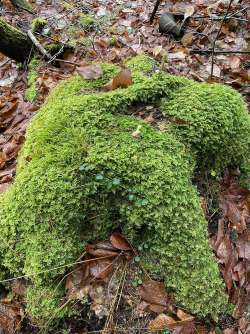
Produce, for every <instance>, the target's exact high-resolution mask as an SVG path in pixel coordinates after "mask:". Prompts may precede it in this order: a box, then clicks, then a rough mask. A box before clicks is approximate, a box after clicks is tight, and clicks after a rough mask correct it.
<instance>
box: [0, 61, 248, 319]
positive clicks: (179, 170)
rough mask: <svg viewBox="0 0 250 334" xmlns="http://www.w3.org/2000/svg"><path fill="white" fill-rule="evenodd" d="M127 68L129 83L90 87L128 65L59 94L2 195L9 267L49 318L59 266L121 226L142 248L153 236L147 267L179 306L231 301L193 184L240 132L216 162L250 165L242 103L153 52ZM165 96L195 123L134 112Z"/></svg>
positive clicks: (36, 124) (204, 310)
mask: <svg viewBox="0 0 250 334" xmlns="http://www.w3.org/2000/svg"><path fill="white" fill-rule="evenodd" d="M126 65H127V66H128V67H130V68H131V69H132V70H133V73H134V75H133V78H134V82H135V83H134V84H133V85H132V86H130V87H128V88H127V89H117V90H115V91H113V92H108V93H101V92H97V93H96V94H94V93H91V94H88V90H89V89H91V90H93V88H95V89H97V90H98V88H100V87H102V86H103V85H104V84H105V83H107V82H108V81H109V80H110V78H112V77H113V76H114V74H115V73H117V71H118V69H117V68H116V67H115V66H114V65H110V64H103V65H102V67H103V70H104V75H103V77H102V78H101V79H99V80H96V81H84V80H82V79H81V78H80V77H79V76H74V77H72V78H70V79H68V80H66V81H63V82H61V83H60V84H59V85H58V86H57V87H56V88H55V89H54V90H53V91H52V93H51V94H50V96H49V97H48V99H47V101H46V103H45V104H44V106H43V107H42V108H41V110H40V111H39V113H38V114H37V115H36V116H35V117H34V118H33V120H32V122H31V124H30V126H29V128H28V130H27V139H26V142H25V144H24V146H23V149H22V151H21V154H20V155H19V158H18V169H17V176H16V179H15V182H14V184H13V185H12V186H11V188H10V189H9V190H8V191H7V192H6V193H4V194H3V195H2V196H1V202H0V203H1V204H0V217H1V218H0V228H1V236H0V256H1V257H0V259H1V260H0V263H1V266H2V274H3V276H4V274H5V275H10V274H12V275H20V274H26V275H29V277H30V287H29V290H28V293H27V309H28V311H29V313H30V315H31V316H33V317H34V319H36V321H37V322H38V323H40V324H42V323H44V322H45V321H46V320H48V318H50V317H51V316H53V314H54V316H55V317H60V316H63V314H64V313H62V312H61V313H60V312H57V310H55V308H56V305H58V306H59V305H60V301H61V299H60V298H61V297H62V292H61V291H57V290H56V289H55V286H56V284H55V283H54V282H55V279H56V278H58V277H60V275H61V274H63V272H64V271H65V268H63V267H62V268H61V269H57V270H50V269H51V268H55V267H59V266H66V265H67V264H68V263H71V262H73V261H74V260H75V259H76V258H78V257H79V255H80V254H81V253H82V252H83V249H84V246H85V245H86V243H87V242H89V241H91V240H94V239H102V238H106V237H108V236H109V235H110V233H111V231H112V230H113V229H114V228H116V227H121V228H122V230H123V233H124V234H125V236H127V237H128V238H130V240H131V242H132V243H133V244H134V245H135V247H136V246H139V245H141V244H143V243H147V245H148V246H149V249H148V252H147V254H145V256H144V258H143V261H144V265H145V266H147V268H149V269H150V270H151V271H152V272H155V273H157V274H159V275H160V276H161V277H162V278H164V280H165V282H166V286H167V287H168V288H171V289H172V290H173V291H174V292H175V295H176V301H177V303H180V304H181V305H183V306H184V307H185V308H187V309H188V310H189V311H191V312H193V313H194V314H198V315H200V316H206V315H212V316H213V317H216V316H217V315H218V314H219V313H220V312H222V311H224V310H225V309H226V307H227V296H226V294H225V287H224V284H223V283H222V280H221V278H220V275H219V270H218V267H217V264H216V262H215V260H214V258H213V254H212V251H211V249H210V246H209V243H208V236H207V226H206V221H205V219H204V216H203V212H202V209H201V205H200V199H199V196H198V192H197V190H196V188H195V186H193V185H192V181H191V180H192V176H193V172H194V168H197V167H198V166H197V163H196V161H198V160H196V159H197V155H199V154H202V156H203V157H204V159H205V160H206V161H209V160H210V155H211V156H212V157H213V158H214V156H216V154H217V153H218V154H221V152H222V150H221V148H222V147H223V143H224V145H227V144H228V143H229V142H230V139H231V136H232V134H234V135H235V136H234V145H230V146H229V147H228V148H227V149H224V151H223V156H221V157H218V160H219V158H220V159H221V161H222V163H221V164H219V165H218V163H217V162H216V166H220V167H223V166H224V165H225V162H226V164H234V163H235V162H236V161H235V154H237V157H238V158H237V159H238V161H244V160H245V157H246V156H247V155H248V153H249V141H247V138H245V137H244V136H242V133H243V134H244V133H245V131H247V129H248V131H249V130H250V120H249V117H248V116H247V115H246V110H245V106H244V103H243V102H242V100H241V99H240V98H239V95H238V93H236V92H235V91H233V90H230V89H228V88H225V87H224V86H221V85H215V86H213V85H198V84H195V83H194V82H192V81H190V80H188V79H186V78H182V77H176V76H171V75H167V74H165V73H161V72H157V73H153V72H154V69H155V68H156V64H154V62H153V61H152V60H151V59H148V58H146V57H145V56H140V57H138V58H137V59H131V60H129V61H127V62H126ZM147 75H149V76H150V77H148V76H147ZM198 87H202V88H201V90H200V92H199V93H197V89H198ZM213 87H215V88H213ZM83 89H85V92H86V94H85V95H84V94H83V93H82V91H83ZM206 91H207V94H206ZM187 92H188V93H187ZM218 92H219V93H218ZM185 94H186V95H185ZM217 94H219V98H217ZM187 95H188V96H187ZM213 95H214V99H215V102H213V98H212V96H213ZM183 96H184V97H185V96H186V99H185V98H183ZM192 96H194V98H192ZM161 98H164V102H163V101H162V110H163V112H164V113H166V114H167V115H172V114H174V115H178V117H180V118H184V119H187V120H188V122H189V123H188V126H187V127H185V128H184V127H182V126H180V127H177V126H173V125H169V127H168V128H167V130H166V131H165V132H160V131H158V130H156V129H155V128H153V127H151V126H150V125H148V124H146V123H145V122H144V121H142V120H139V119H136V118H134V117H133V116H130V115H124V114H130V109H131V106H135V105H136V104H141V103H144V104H147V103H155V104H157V105H159V103H160V101H161ZM196 98H197V103H198V107H196V105H195V99H196ZM184 99H185V101H184ZM203 99H204V101H203ZM206 99H208V101H207V100H206ZM178 100H179V101H181V103H183V105H179V103H176V104H175V101H178ZM189 101H190V106H189V107H188V105H189ZM218 101H220V103H219V102H218ZM202 102H203V103H202ZM232 104H233V105H232ZM171 105H172V107H171ZM205 105H206V107H205ZM182 108H183V109H182ZM182 110H185V113H184V112H182ZM231 118H233V121H232V122H230V121H229V119H231ZM238 118H239V122H240V123H237V122H236V119H238ZM214 121H216V123H215V124H214V123H213V122H214ZM138 126H139V127H140V136H139V138H134V137H133V135H132V133H133V132H134V131H135V130H136V129H137V128H138ZM188 128H189V130H190V136H188V133H189V132H188V131H189V130H188ZM209 129H211V130H213V131H212V132H210V131H208V130H209ZM216 129H218V132H216V131H215V130H216ZM243 130H244V131H243ZM241 131H243V132H242V133H241ZM214 134H216V136H217V137H216V138H215V139H214V140H213V141H212V143H213V144H212V147H211V149H209V140H210V137H212V136H213V135H214ZM229 137H230V138H229ZM218 138H219V139H218ZM186 144H187V145H186ZM237 147H241V151H238V150H237ZM44 291H45V292H44ZM46 291H50V293H47V292H46ZM41 295H42V296H46V297H44V299H43V302H42V303H41V300H40V298H38V296H41Z"/></svg>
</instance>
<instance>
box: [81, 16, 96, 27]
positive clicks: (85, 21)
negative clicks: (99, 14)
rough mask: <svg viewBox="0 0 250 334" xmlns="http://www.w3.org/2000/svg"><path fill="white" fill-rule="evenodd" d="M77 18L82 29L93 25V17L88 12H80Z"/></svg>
mask: <svg viewBox="0 0 250 334" xmlns="http://www.w3.org/2000/svg"><path fill="white" fill-rule="evenodd" d="M78 20H79V24H80V25H81V26H82V28H83V29H90V28H93V27H94V25H95V19H94V17H93V16H91V15H89V14H80V16H79V19H78Z"/></svg>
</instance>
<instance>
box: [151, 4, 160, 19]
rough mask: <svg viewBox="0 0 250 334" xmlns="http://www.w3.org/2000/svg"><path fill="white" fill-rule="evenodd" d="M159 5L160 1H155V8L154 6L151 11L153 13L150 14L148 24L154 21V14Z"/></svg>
mask: <svg viewBox="0 0 250 334" xmlns="http://www.w3.org/2000/svg"><path fill="white" fill-rule="evenodd" d="M160 3H161V0H156V3H155V6H154V10H153V12H152V14H151V16H150V23H152V22H153V21H154V17H155V14H156V12H157V10H158V7H159V5H160Z"/></svg>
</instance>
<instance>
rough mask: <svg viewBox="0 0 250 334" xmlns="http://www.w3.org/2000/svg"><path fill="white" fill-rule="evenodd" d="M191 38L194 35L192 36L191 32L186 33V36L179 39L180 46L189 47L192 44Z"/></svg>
mask: <svg viewBox="0 0 250 334" xmlns="http://www.w3.org/2000/svg"><path fill="white" fill-rule="evenodd" d="M193 37H194V35H193V33H192V32H188V33H186V34H185V35H184V36H183V37H182V39H181V43H182V45H183V46H189V45H191V44H192V42H193Z"/></svg>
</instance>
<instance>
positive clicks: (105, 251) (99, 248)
mask: <svg viewBox="0 0 250 334" xmlns="http://www.w3.org/2000/svg"><path fill="white" fill-rule="evenodd" d="M86 251H87V253H88V254H90V255H92V256H95V257H116V256H118V255H119V251H118V250H117V248H115V247H113V245H112V244H111V242H110V241H102V242H97V243H94V244H88V245H87V246H86Z"/></svg>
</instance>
